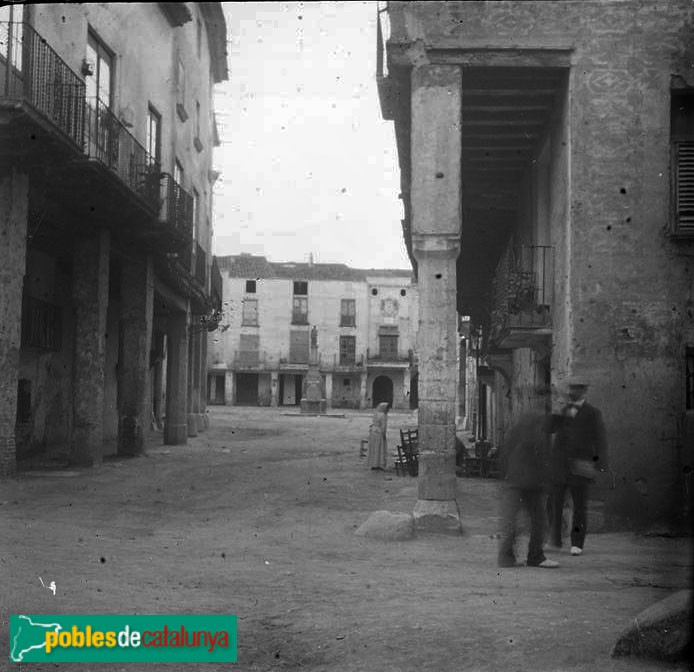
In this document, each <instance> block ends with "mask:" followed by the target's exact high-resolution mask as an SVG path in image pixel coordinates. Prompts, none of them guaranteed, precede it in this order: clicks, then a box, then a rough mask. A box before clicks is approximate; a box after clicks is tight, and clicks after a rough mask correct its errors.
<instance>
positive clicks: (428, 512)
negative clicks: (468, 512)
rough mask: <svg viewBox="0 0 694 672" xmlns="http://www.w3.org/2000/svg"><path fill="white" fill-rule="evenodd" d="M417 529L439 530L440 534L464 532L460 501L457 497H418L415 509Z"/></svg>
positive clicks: (420, 530)
mask: <svg viewBox="0 0 694 672" xmlns="http://www.w3.org/2000/svg"><path fill="white" fill-rule="evenodd" d="M412 515H413V516H414V526H415V530H417V531H418V532H437V533H438V534H462V532H463V526H462V523H461V521H460V512H459V510H458V503H457V502H456V501H455V499H449V500H445V501H440V500H436V499H418V500H417V503H416V504H415V507H414V511H413V513H412Z"/></svg>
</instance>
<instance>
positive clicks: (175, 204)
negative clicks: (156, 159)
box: [159, 173, 193, 240]
mask: <svg viewBox="0 0 694 672" xmlns="http://www.w3.org/2000/svg"><path fill="white" fill-rule="evenodd" d="M160 180H161V208H160V210H159V221H161V222H164V223H166V224H167V225H168V226H169V227H171V229H173V230H174V231H175V232H176V234H177V235H178V236H179V237H180V238H181V239H182V240H190V239H191V238H192V237H193V197H192V196H191V195H190V194H189V193H188V192H187V191H186V190H185V189H184V188H183V187H182V186H181V185H180V184H179V183H178V182H176V180H174V178H173V176H172V175H170V174H169V173H161V175H160Z"/></svg>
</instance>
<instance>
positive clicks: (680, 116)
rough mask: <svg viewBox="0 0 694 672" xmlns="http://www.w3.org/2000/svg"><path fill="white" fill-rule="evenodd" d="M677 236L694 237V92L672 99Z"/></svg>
mask: <svg viewBox="0 0 694 672" xmlns="http://www.w3.org/2000/svg"><path fill="white" fill-rule="evenodd" d="M670 144H671V149H672V170H673V175H672V181H673V189H672V191H673V200H674V204H673V213H674V231H675V233H680V234H688V235H694V89H686V90H683V91H673V92H672V94H671V97H670Z"/></svg>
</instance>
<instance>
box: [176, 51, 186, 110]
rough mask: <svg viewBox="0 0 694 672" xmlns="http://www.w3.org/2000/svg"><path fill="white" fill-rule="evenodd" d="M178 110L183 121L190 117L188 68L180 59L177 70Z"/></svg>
mask: <svg viewBox="0 0 694 672" xmlns="http://www.w3.org/2000/svg"><path fill="white" fill-rule="evenodd" d="M176 112H177V113H178V118H179V119H180V120H181V121H186V119H188V113H187V112H186V69H185V68H184V67H183V61H182V60H181V59H180V58H179V59H178V68H177V70H176Z"/></svg>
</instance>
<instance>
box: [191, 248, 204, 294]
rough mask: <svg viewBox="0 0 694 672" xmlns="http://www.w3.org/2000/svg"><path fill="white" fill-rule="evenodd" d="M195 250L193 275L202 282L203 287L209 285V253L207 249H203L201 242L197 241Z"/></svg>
mask: <svg viewBox="0 0 694 672" xmlns="http://www.w3.org/2000/svg"><path fill="white" fill-rule="evenodd" d="M193 249H194V250H195V266H194V268H193V275H194V277H195V279H196V280H197V281H198V283H200V285H201V286H202V287H206V286H207V254H205V250H203V249H202V247H201V246H200V243H198V242H197V241H196V242H195V246H194V247H193Z"/></svg>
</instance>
